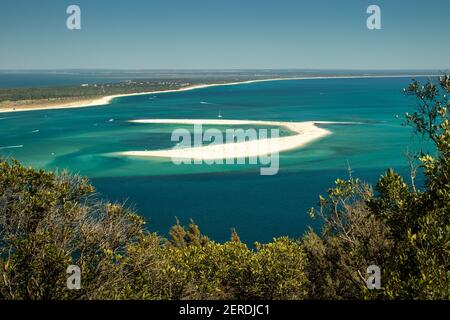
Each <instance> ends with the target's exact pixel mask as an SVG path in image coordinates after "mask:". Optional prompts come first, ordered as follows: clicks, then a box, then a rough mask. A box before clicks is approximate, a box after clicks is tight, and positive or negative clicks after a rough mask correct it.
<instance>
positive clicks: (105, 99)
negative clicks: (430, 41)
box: [0, 74, 439, 113]
mask: <svg viewBox="0 0 450 320" xmlns="http://www.w3.org/2000/svg"><path fill="white" fill-rule="evenodd" d="M436 76H439V75H424V74H405V75H355V76H351V75H347V76H346V75H344V76H317V77H292V78H270V79H258V80H248V81H237V82H229V83H211V84H200V85H192V86H186V87H184V88H180V89H173V90H159V91H146V92H137V93H125V94H116V95H110V96H105V97H102V98H99V99H95V100H92V101H90V102H88V103H86V102H72V103H68V104H64V105H60V106H46V107H36V108H20V107H15V108H12V107H6V108H0V113H6V112H26V111H38V110H52V109H72V108H84V107H95V106H103V105H108V104H110V103H111V102H112V101H113V100H114V99H116V98H123V97H132V96H142V95H150V94H160V93H170V92H182V91H190V90H196V89H202V88H209V87H217V86H234V85H239V84H246V83H257V82H268V81H289V80H324V79H372V78H374V79H376V78H417V77H436Z"/></svg>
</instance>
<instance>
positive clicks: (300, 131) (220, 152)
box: [118, 119, 354, 161]
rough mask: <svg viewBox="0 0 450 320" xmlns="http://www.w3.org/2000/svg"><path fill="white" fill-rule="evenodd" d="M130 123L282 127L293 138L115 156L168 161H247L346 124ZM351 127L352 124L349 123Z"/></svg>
mask: <svg viewBox="0 0 450 320" xmlns="http://www.w3.org/2000/svg"><path fill="white" fill-rule="evenodd" d="M130 122H132V123H146V124H180V125H186V124H189V125H220V126H248V125H254V126H255V127H268V126H270V127H284V128H286V129H288V130H289V131H291V132H293V133H294V135H291V136H286V137H275V138H270V134H269V135H268V138H263V139H261V138H260V139H256V140H251V141H244V142H234V143H224V144H220V145H217V144H214V145H205V146H200V147H191V148H173V149H166V150H151V151H148V150H146V151H126V152H120V153H118V154H119V155H122V156H131V157H157V158H172V159H191V160H203V161H205V160H214V159H225V158H248V157H259V156H262V155H267V154H274V153H280V152H283V151H287V150H292V149H297V148H300V147H303V146H305V145H307V144H308V143H310V142H313V141H315V140H318V139H320V138H323V137H325V136H327V135H330V134H331V132H330V131H328V130H326V129H323V128H320V127H318V126H317V124H332V123H339V124H350V123H341V122H327V121H305V122H283V121H252V120H218V119H212V120H211V119H208V120H203V119H142V120H132V121H130ZM352 124H354V123H352Z"/></svg>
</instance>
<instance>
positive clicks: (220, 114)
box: [217, 111, 222, 119]
mask: <svg viewBox="0 0 450 320" xmlns="http://www.w3.org/2000/svg"><path fill="white" fill-rule="evenodd" d="M217 118H219V119H220V118H222V112H221V111H219V115H218V116H217Z"/></svg>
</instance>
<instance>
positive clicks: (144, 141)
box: [0, 78, 429, 243]
mask: <svg viewBox="0 0 450 320" xmlns="http://www.w3.org/2000/svg"><path fill="white" fill-rule="evenodd" d="M422 80H426V79H422ZM410 81H411V79H409V78H373V79H315V80H289V81H270V82H260V83H251V84H240V85H232V86H217V87H209V88H203V89H197V90H192V91H185V92H176V93H162V94H156V95H155V94H153V95H152V94H151V95H144V96H135V97H123V98H118V99H115V100H114V101H113V102H112V103H111V104H110V105H108V106H99V107H91V108H78V109H62V110H48V111H30V112H17V113H0V156H3V157H13V158H17V159H18V160H20V161H22V162H23V163H25V164H26V165H30V166H33V167H35V168H45V169H51V170H55V169H58V170H63V169H68V170H70V171H71V172H73V173H78V174H81V175H85V176H88V177H90V178H91V180H92V182H93V184H94V185H95V187H96V188H97V190H98V192H99V194H100V195H101V197H102V198H104V199H108V200H111V201H117V202H125V203H126V204H127V205H129V206H131V207H133V208H134V209H136V210H137V211H138V212H139V213H140V214H141V215H143V216H145V218H146V219H147V221H148V228H149V229H150V230H151V231H157V232H159V233H160V234H164V235H165V234H166V233H167V232H168V230H169V228H170V226H172V225H173V224H174V223H175V221H176V217H177V218H178V219H179V220H180V221H181V222H183V223H185V224H187V223H189V220H190V219H193V220H194V221H195V222H196V223H197V224H199V226H200V228H201V230H202V232H203V233H205V234H206V235H208V236H209V237H210V238H212V239H214V240H217V241H226V240H227V239H229V235H230V229H231V228H236V230H237V231H238V233H239V235H240V237H241V239H242V240H243V241H245V242H247V243H252V242H254V241H259V242H267V241H270V240H271V239H272V238H273V237H278V236H290V237H294V238H295V237H300V236H301V235H302V234H303V233H304V232H305V230H307V228H308V226H313V227H318V225H317V222H313V221H311V219H310V217H309V215H308V209H309V208H310V207H312V206H314V205H316V204H317V201H318V196H319V195H320V194H324V193H325V192H326V190H327V188H329V187H331V186H332V185H333V182H334V180H335V179H336V178H346V177H348V166H350V167H351V169H352V173H353V176H357V177H360V178H362V179H363V180H366V181H368V182H371V183H375V182H376V181H377V178H378V177H379V176H380V174H382V173H383V172H384V171H385V170H386V169H387V168H389V167H391V168H394V169H396V170H398V171H399V172H400V173H402V174H403V175H404V176H405V177H407V176H408V165H407V158H406V155H405V153H406V151H407V150H408V149H409V150H410V151H411V152H412V151H414V150H417V149H418V148H423V149H424V150H426V149H427V148H428V147H429V146H427V145H423V144H421V142H420V139H419V138H417V137H415V136H414V135H413V133H412V130H411V129H410V128H408V127H406V126H404V125H403V123H404V113H405V112H411V111H413V110H414V109H415V106H416V103H415V100H414V99H412V98H411V97H406V96H405V95H404V94H403V93H402V89H403V88H404V87H406V86H407V85H408V83H409V82H410ZM218 114H221V115H222V116H223V119H243V120H275V121H306V120H320V121H343V122H360V123H361V124H353V125H337V124H334V125H322V126H323V127H324V128H327V129H329V130H330V131H332V133H333V134H332V135H329V136H327V137H325V138H323V139H320V140H318V141H315V142H313V143H311V144H309V145H308V146H306V147H304V148H301V149H298V150H292V151H288V152H284V153H281V155H280V171H279V173H278V174H277V175H275V176H261V175H260V174H259V169H260V167H259V166H255V165H248V164H247V165H233V166H229V165H228V166H227V165H221V166H219V165H216V166H209V165H206V164H204V165H181V166H177V165H175V164H173V163H172V162H171V160H170V159H149V158H147V159H142V158H141V159H139V158H126V157H122V156H119V155H117V154H116V152H119V151H130V150H145V149H148V150H151V149H162V148H164V149H165V148H170V147H172V146H173V145H174V143H173V142H171V133H172V131H173V130H174V129H175V128H179V127H185V128H188V129H190V128H189V127H190V126H189V125H183V126H180V125H167V124H133V123H129V122H128V120H133V119H147V118H148V119H150V118H154V119H168V118H174V119H186V118H187V119H216V118H217V116H218ZM222 129H224V128H222Z"/></svg>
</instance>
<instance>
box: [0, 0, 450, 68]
mask: <svg viewBox="0 0 450 320" xmlns="http://www.w3.org/2000/svg"><path fill="white" fill-rule="evenodd" d="M71 4H77V5H79V6H80V7H81V11H82V29H81V30H79V31H69V30H67V28H66V19H67V14H66V8H67V7H68V6H69V5H71ZM371 4H377V5H379V6H380V7H381V10H382V30H374V31H371V30H368V29H367V27H366V19H367V17H368V15H367V14H366V9H367V7H368V6H369V5H371ZM449 13H450V1H448V0H428V1H422V0H421V1H418V0H409V1H407V0H394V1H393V0H386V1H378V0H371V1H365V0H341V1H336V0H311V1H304V0H127V1H119V0H114V1H110V0H78V1H75V0H70V1H66V0H40V1H35V0H28V1H26V0H14V1H1V2H0V45H1V47H0V69H54V68H107V69H110V68H120V69H235V68H236V69H242V68H247V69H253V68H268V69H272V68H311V69H449V68H450V56H449V52H450V41H449V35H450V19H449Z"/></svg>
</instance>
